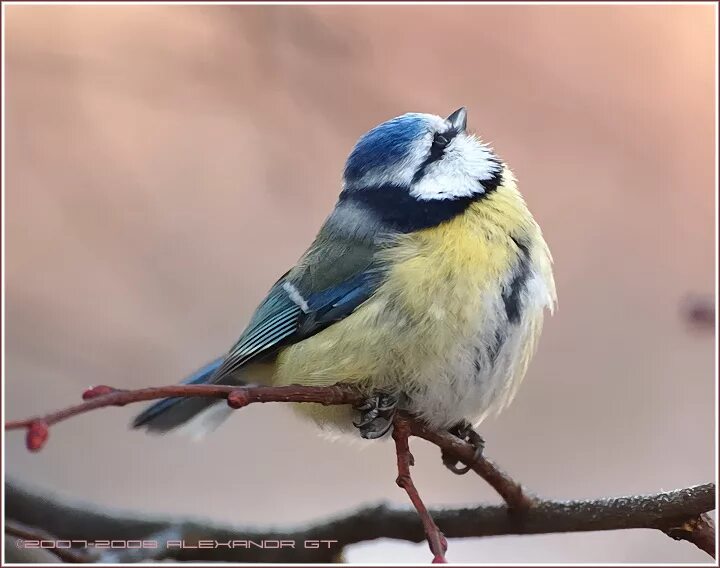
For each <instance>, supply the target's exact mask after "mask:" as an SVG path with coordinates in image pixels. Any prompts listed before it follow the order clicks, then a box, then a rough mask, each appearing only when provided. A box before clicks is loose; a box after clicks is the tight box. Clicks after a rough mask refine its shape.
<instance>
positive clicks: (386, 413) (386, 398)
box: [353, 392, 400, 440]
mask: <svg viewBox="0 0 720 568" xmlns="http://www.w3.org/2000/svg"><path fill="white" fill-rule="evenodd" d="M399 402H400V397H399V396H397V395H394V394H388V393H383V392H376V393H375V394H373V395H372V396H370V397H368V398H367V399H365V402H363V403H362V404H360V405H358V406H355V407H354V408H355V410H357V411H358V412H360V418H359V420H358V421H357V422H353V425H354V426H355V428H357V429H358V430H360V435H361V436H362V437H363V438H366V439H368V440H374V439H376V438H381V437H382V436H384V435H385V434H387V432H388V431H389V430H390V428H391V427H392V423H393V418H394V417H395V412H396V411H397V407H398V403H399Z"/></svg>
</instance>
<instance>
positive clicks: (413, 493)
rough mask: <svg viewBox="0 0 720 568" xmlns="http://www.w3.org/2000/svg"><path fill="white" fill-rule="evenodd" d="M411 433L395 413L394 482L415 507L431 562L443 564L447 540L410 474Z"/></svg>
mask: <svg viewBox="0 0 720 568" xmlns="http://www.w3.org/2000/svg"><path fill="white" fill-rule="evenodd" d="M411 433H412V432H411V427H410V424H409V423H408V421H407V420H406V419H404V418H403V417H401V416H399V415H398V414H396V415H395V419H394V420H393V433H392V437H393V439H394V440H395V452H396V453H397V468H398V477H397V480H396V483H397V484H398V487H401V488H402V489H404V490H405V492H406V493H407V494H408V497H410V501H411V502H412V504H413V507H415V510H416V511H417V513H418V516H419V517H420V520H421V521H422V525H423V529H424V530H425V537H426V538H427V541H428V544H429V545H430V552H432V554H433V564H445V563H446V562H447V560H445V551H446V550H447V540H445V537H444V536H443V534H442V533H441V532H440V529H439V528H438V526H437V525H436V524H435V521H434V520H433V518H432V516H431V515H430V513H429V512H428V510H427V507H425V503H423V501H422V499H421V498H420V494H419V493H418V491H417V488H416V487H415V484H414V483H413V480H412V476H411V475H410V467H411V466H413V465H415V458H414V457H413V455H412V454H411V453H410V443H409V441H408V440H409V438H410V436H411Z"/></svg>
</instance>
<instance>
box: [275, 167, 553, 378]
mask: <svg viewBox="0 0 720 568" xmlns="http://www.w3.org/2000/svg"><path fill="white" fill-rule="evenodd" d="M506 180H507V181H506V183H505V184H504V185H503V186H501V187H499V188H498V189H497V190H496V191H495V192H493V193H492V194H491V195H489V196H487V197H486V198H485V199H482V200H480V201H478V202H477V203H474V204H473V205H471V206H470V207H469V208H468V209H467V210H466V212H465V213H464V214H462V215H459V216H458V217H456V218H455V219H453V220H452V221H449V222H446V223H443V224H441V225H440V226H438V227H434V228H431V229H426V230H423V231H418V232H416V233H412V234H409V235H403V236H402V237H400V238H398V239H397V241H396V242H395V244H394V246H392V247H389V248H388V249H386V250H385V251H383V253H382V255H383V257H382V260H383V261H384V263H385V265H386V267H387V278H386V280H385V282H384V283H383V284H382V285H381V287H380V288H379V289H378V290H377V291H376V293H375V294H374V295H373V297H372V298H371V299H370V300H368V301H367V302H366V303H365V304H363V305H362V306H361V307H360V308H359V309H357V310H356V311H355V312H354V313H353V314H351V315H350V316H349V317H347V318H345V319H344V320H342V321H340V322H338V323H336V324H333V325H332V326H330V327H328V328H327V329H325V330H323V331H321V332H320V333H318V334H317V335H315V336H313V337H310V338H308V339H305V340H304V341H302V342H300V343H298V344H295V345H292V346H290V347H288V348H286V349H284V350H283V351H282V352H281V353H280V355H279V357H278V361H277V363H278V364H277V367H276V375H275V378H274V382H275V383H276V384H290V383H301V384H315V385H325V384H332V383H335V382H338V381H347V382H352V383H359V384H366V385H368V387H372V388H382V387H393V386H401V387H402V385H403V384H404V383H405V382H406V381H413V380H422V378H423V377H427V376H429V375H432V370H433V368H434V367H436V366H438V365H442V364H444V362H445V361H446V360H447V357H448V354H449V353H450V352H451V351H452V350H453V348H454V347H455V346H456V345H457V344H458V342H460V341H462V340H463V339H465V338H467V337H468V335H469V334H471V333H474V332H475V331H476V329H477V322H478V318H481V317H482V311H483V309H484V303H483V299H484V298H486V297H487V291H488V290H489V289H491V288H493V287H496V288H497V287H499V286H500V285H501V282H502V281H503V279H504V278H505V277H506V275H507V273H508V271H509V270H510V269H511V267H512V265H513V263H514V262H516V258H517V254H518V250H517V246H516V245H515V243H514V242H513V240H512V238H511V235H516V236H519V237H521V238H523V239H525V238H526V237H534V236H535V233H536V232H537V233H539V229H538V228H537V225H536V224H535V222H534V220H533V219H532V216H531V215H530V213H529V211H528V210H527V208H526V206H525V203H524V202H523V200H522V198H521V196H520V194H519V193H518V191H517V189H516V187H515V183H514V180H513V178H512V175H511V174H509V172H508V175H507V176H506ZM529 240H531V241H532V239H529Z"/></svg>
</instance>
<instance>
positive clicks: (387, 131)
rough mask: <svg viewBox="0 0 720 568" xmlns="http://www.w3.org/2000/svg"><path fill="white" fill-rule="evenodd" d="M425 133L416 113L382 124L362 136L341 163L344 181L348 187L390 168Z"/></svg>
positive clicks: (421, 118) (422, 122)
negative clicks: (374, 173) (343, 165)
mask: <svg viewBox="0 0 720 568" xmlns="http://www.w3.org/2000/svg"><path fill="white" fill-rule="evenodd" d="M427 131H428V123H427V120H426V119H425V117H423V115H420V114H416V113H410V114H404V115H402V116H398V117H397V118H393V119H391V120H388V121H387V122H383V123H382V124H380V125H379V126H376V127H375V128H373V129H372V130H370V131H369V132H368V133H367V134H365V135H363V136H362V137H361V138H360V140H358V143H357V144H356V145H355V148H353V151H352V152H351V153H350V156H349V157H348V159H347V163H346V164H345V181H346V182H347V183H348V184H352V183H353V182H354V181H357V180H360V179H361V178H362V177H363V176H364V175H365V174H367V173H368V172H370V171H372V170H374V169H377V168H383V167H388V166H392V165H394V164H398V163H400V162H402V161H403V160H404V159H405V158H407V157H408V155H409V154H410V151H411V149H412V142H414V141H415V140H417V139H418V138H420V137H421V136H422V135H423V134H425V133H426V132H427Z"/></svg>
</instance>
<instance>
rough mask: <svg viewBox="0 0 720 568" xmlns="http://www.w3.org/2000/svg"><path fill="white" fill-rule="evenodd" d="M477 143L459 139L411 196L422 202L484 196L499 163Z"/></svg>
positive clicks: (432, 167)
mask: <svg viewBox="0 0 720 568" xmlns="http://www.w3.org/2000/svg"><path fill="white" fill-rule="evenodd" d="M495 160H496V159H495V158H494V157H493V154H492V153H491V152H490V150H489V149H488V148H487V147H486V146H485V145H483V144H481V143H480V141H478V140H477V139H475V138H473V137H470V136H462V135H461V136H458V137H457V138H455V140H453V141H452V142H451V143H450V146H448V148H447V150H446V151H445V155H444V156H443V158H442V159H441V160H439V161H438V162H436V163H435V164H432V165H431V166H430V167H429V168H428V170H427V172H426V173H425V175H424V176H423V178H422V179H421V180H420V181H419V182H417V183H416V184H414V185H413V187H412V189H411V190H410V194H411V195H413V196H415V197H417V198H418V199H425V200H432V199H454V198H458V197H470V196H472V195H476V194H478V193H483V191H484V190H483V187H482V185H481V183H479V182H481V181H483V180H489V179H492V177H493V176H494V175H495V174H496V173H497V168H498V165H497V162H496V161H495Z"/></svg>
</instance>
